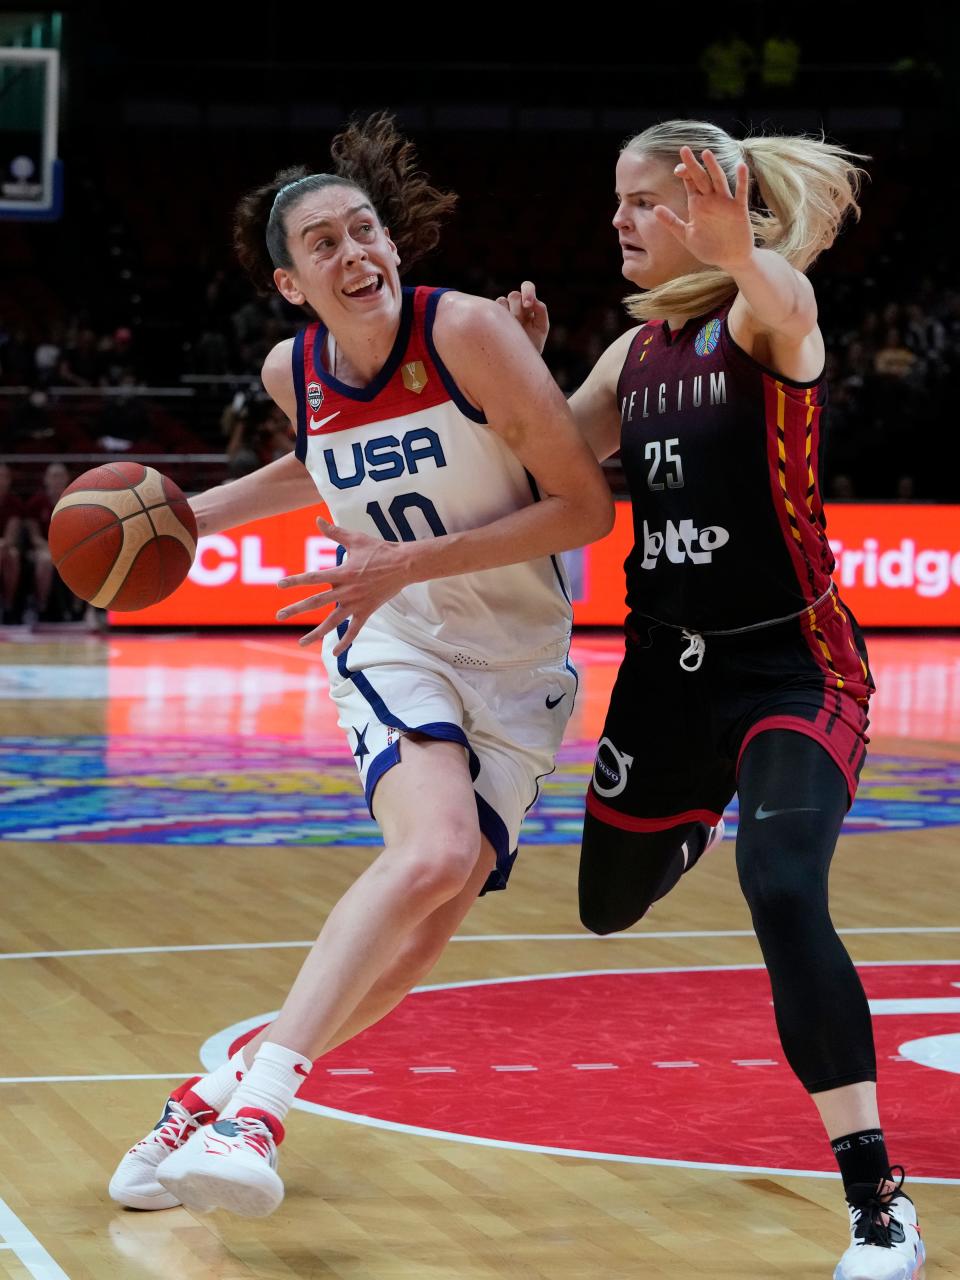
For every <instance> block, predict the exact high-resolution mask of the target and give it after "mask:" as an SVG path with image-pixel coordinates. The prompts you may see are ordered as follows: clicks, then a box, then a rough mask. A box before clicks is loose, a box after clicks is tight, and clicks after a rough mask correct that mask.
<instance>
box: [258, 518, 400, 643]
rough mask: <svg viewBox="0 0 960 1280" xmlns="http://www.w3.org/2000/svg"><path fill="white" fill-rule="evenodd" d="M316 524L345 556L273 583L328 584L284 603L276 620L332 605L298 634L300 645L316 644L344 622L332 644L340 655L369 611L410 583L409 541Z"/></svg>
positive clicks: (281, 585) (354, 637)
mask: <svg viewBox="0 0 960 1280" xmlns="http://www.w3.org/2000/svg"><path fill="white" fill-rule="evenodd" d="M317 528H318V529H319V530H320V532H321V533H323V534H326V536H327V537H328V538H330V539H331V541H333V542H338V543H340V545H341V546H342V547H344V548H345V549H346V553H347V554H346V557H345V559H344V560H343V563H342V564H339V565H337V566H336V567H335V568H333V569H327V570H326V571H325V572H321V571H320V570H315V571H311V572H310V573H296V574H293V575H291V576H290V577H289V578H281V579H280V581H279V582H278V583H277V586H278V587H283V588H284V589H287V588H289V587H313V586H317V585H319V584H321V583H327V590H326V591H318V592H317V593H316V594H315V595H312V596H307V597H306V598H305V599H304V600H298V601H297V603H296V604H288V605H284V607H283V608H282V609H281V610H280V611H279V612H278V614H277V618H278V619H279V620H280V621H284V620H285V619H287V618H293V617H295V616H296V615H297V614H300V613H309V612H310V611H311V610H313V609H323V608H324V607H325V606H327V605H331V604H332V605H333V606H334V607H333V609H331V611H330V612H329V613H328V614H327V616H326V617H325V618H324V620H323V621H322V622H321V623H320V625H319V626H317V627H314V629H313V630H312V631H308V632H307V634H306V635H305V636H301V637H300V644H301V645H308V644H315V643H316V641H317V640H322V639H323V637H324V636H325V635H326V634H327V632H328V631H333V630H334V629H335V628H337V627H339V626H340V625H341V623H344V622H347V623H348V625H347V629H346V631H345V632H344V633H343V635H342V636H341V637H340V639H339V640H338V641H337V643H336V644H335V645H334V648H333V653H334V656H336V657H339V655H340V654H341V653H343V652H344V651H345V650H346V649H348V648H349V647H350V645H351V644H352V643H353V641H354V640H355V639H356V638H357V634H358V632H359V631H360V628H361V627H362V626H363V624H364V623H365V622H366V620H367V619H368V618H369V617H370V615H371V613H373V612H374V610H376V609H379V608H380V606H381V605H382V604H386V602H387V601H388V600H389V599H391V597H393V596H395V595H396V594H397V592H398V591H401V590H402V589H403V588H404V587H405V586H407V585H408V584H409V583H410V582H411V581H413V579H412V577H411V575H410V556H409V544H407V543H397V542H386V541H384V540H383V539H381V538H371V537H370V536H369V535H368V534H366V533H360V532H358V531H356V530H349V529H341V528H340V527H339V526H338V525H335V524H329V523H328V522H327V521H326V520H323V519H321V518H318V519H317Z"/></svg>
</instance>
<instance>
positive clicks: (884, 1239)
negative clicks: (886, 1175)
mask: <svg viewBox="0 0 960 1280" xmlns="http://www.w3.org/2000/svg"><path fill="white" fill-rule="evenodd" d="M893 1172H894V1170H891V1175H892V1174H893ZM896 1172H897V1173H899V1175H900V1181H899V1182H889V1181H888V1182H884V1183H882V1184H881V1185H880V1187H879V1188H878V1187H873V1186H870V1185H869V1184H867V1185H862V1186H861V1185H859V1184H858V1185H856V1186H852V1187H850V1188H849V1189H848V1191H847V1208H848V1209H849V1211H850V1247H849V1249H847V1251H846V1253H844V1255H843V1257H842V1258H841V1259H840V1261H839V1262H838V1263H837V1269H836V1271H834V1273H833V1280H920V1277H921V1276H922V1275H923V1265H924V1262H925V1261H926V1256H927V1255H926V1250H925V1249H924V1247H923V1240H922V1239H921V1237H920V1227H919V1226H918V1224H917V1211H916V1209H915V1208H914V1205H913V1201H912V1200H911V1199H910V1197H909V1196H908V1195H906V1194H905V1193H904V1191H903V1169H901V1168H897V1170H896Z"/></svg>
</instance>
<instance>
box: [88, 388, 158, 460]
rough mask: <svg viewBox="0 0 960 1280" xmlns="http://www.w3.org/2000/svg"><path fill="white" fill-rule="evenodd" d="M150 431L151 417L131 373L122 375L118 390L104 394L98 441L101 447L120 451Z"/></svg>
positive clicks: (114, 451) (98, 419) (132, 444)
mask: <svg viewBox="0 0 960 1280" xmlns="http://www.w3.org/2000/svg"><path fill="white" fill-rule="evenodd" d="M149 430H150V420H149V418H148V416H147V411H146V409H145V408H144V405H143V401H142V399H141V398H140V396H138V395H137V394H136V393H135V390H134V386H133V374H132V373H131V374H125V375H124V378H123V382H122V385H121V386H120V387H119V389H118V392H117V393H116V394H114V395H110V396H107V398H106V401H105V403H104V406H103V408H102V409H101V411H100V414H99V417H98V418H97V425H96V433H97V443H98V444H99V446H100V448H101V449H107V450H108V451H110V452H112V453H122V452H124V451H125V450H127V449H130V448H132V447H133V446H134V444H136V442H137V441H140V440H143V439H144V438H145V437H146V436H147V434H148V432H149Z"/></svg>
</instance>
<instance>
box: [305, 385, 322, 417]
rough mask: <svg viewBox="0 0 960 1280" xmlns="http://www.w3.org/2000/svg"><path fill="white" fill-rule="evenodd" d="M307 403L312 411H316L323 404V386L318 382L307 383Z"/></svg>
mask: <svg viewBox="0 0 960 1280" xmlns="http://www.w3.org/2000/svg"><path fill="white" fill-rule="evenodd" d="M307 403H308V404H309V405H310V408H311V409H312V410H313V411H314V413H316V411H317V410H318V409H319V408H320V406H321V405H322V404H323V387H321V385H320V383H319V382H308V383H307Z"/></svg>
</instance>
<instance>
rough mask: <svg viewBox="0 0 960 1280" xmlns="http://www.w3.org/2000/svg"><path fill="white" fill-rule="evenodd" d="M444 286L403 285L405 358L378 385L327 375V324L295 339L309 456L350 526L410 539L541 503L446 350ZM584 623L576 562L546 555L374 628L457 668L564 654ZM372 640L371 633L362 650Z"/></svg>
mask: <svg viewBox="0 0 960 1280" xmlns="http://www.w3.org/2000/svg"><path fill="white" fill-rule="evenodd" d="M445 292H446V290H444V289H429V288H423V287H421V288H417V289H404V290H403V303H402V311H401V318H400V328H399V331H398V333H397V338H396V342H395V343H394V346H393V350H392V351H391V353H390V356H389V358H388V359H387V362H386V364H385V365H384V366H383V368H382V369H381V371H380V373H379V374H378V375H377V377H376V378H374V380H373V381H372V382H371V383H370V384H369V385H368V386H366V387H352V386H348V385H347V384H346V383H343V382H340V381H339V380H338V379H337V378H335V377H333V376H332V375H331V374H330V373H329V372H328V371H327V370H326V369H325V368H324V367H323V362H322V353H323V350H324V346H325V343H326V341H327V330H326V328H325V326H324V325H322V324H316V323H315V324H311V325H308V326H307V327H306V328H305V329H302V330H301V331H300V332H299V333H298V334H297V337H296V339H295V341H294V347H293V378H294V387H295V388H296V393H297V457H298V458H299V459H300V461H301V462H303V463H304V464H305V466H306V467H307V469H308V471H309V472H310V474H311V476H312V477H313V479H314V482H315V483H316V486H317V488H318V490H319V491H320V496H321V497H322V498H323V500H324V502H325V503H326V504H327V507H328V509H329V511H330V515H331V517H332V519H333V521H334V523H335V524H338V525H340V526H342V527H343V528H344V529H351V530H360V531H362V532H363V533H367V534H370V535H371V536H376V535H377V534H379V535H380V537H382V538H385V539H387V540H389V541H391V542H397V541H404V542H410V541H413V540H415V539H421V538H431V537H439V536H442V535H443V534H445V533H457V532H460V531H462V530H467V529H475V528H478V527H479V526H481V525H486V524H490V523H491V522H492V521H494V520H497V519H499V517H501V516H504V515H508V514H509V513H510V512H511V511H517V510H519V509H521V508H523V507H527V506H530V505H531V504H532V503H534V502H538V501H539V494H538V492H537V488H536V484H535V483H534V481H533V478H532V477H531V476H530V475H529V473H528V472H527V471H526V470H525V469H524V467H523V465H522V464H521V463H520V461H519V460H518V459H517V457H516V456H515V454H513V453H512V452H511V450H510V449H509V448H508V447H507V446H506V445H505V444H504V443H503V441H502V440H501V439H500V437H499V436H498V435H497V434H496V432H494V431H492V430H491V429H490V428H489V427H488V426H487V423H486V419H485V417H484V416H483V414H482V413H481V412H480V410H478V409H476V408H475V407H474V406H473V405H471V404H470V402H469V401H468V400H467V399H466V398H465V397H464V395H463V394H462V393H461V391H460V390H459V388H458V387H457V385H456V383H455V382H454V380H453V378H452V377H451V375H450V373H449V371H448V370H447V368H446V367H445V366H444V364H443V362H442V360H441V359H440V356H439V355H438V353H437V349H436V347H435V345H434V342H433V323H434V319H435V317H436V312H437V304H438V303H439V301H440V298H441V296H442V295H443V293H445ZM518 340H519V334H518ZM571 623H572V608H571V603H570V590H569V586H568V583H567V578H566V574H565V572H564V569H563V566H562V564H561V562H560V559H559V557H557V556H545V557H542V558H541V559H538V560H527V561H524V562H522V563H520V564H514V565H506V566H504V567H502V568H498V569H484V570H482V571H480V572H477V573H469V574H461V575H458V576H456V577H449V578H438V579H436V580H434V581H432V582H418V583H414V584H412V585H411V586H409V587H405V588H404V589H403V591H401V592H399V593H398V594H397V595H396V596H394V598H393V599H392V600H390V601H389V602H388V603H387V604H385V605H384V606H382V608H380V609H378V610H377V611H376V613H374V614H373V615H372V616H371V618H370V619H369V621H368V623H367V626H368V627H371V628H375V629H376V630H377V631H380V632H384V631H386V632H388V633H394V634H396V635H398V636H400V637H401V638H403V639H404V640H405V641H406V642H407V643H408V644H414V645H418V646H420V647H426V648H428V649H429V650H430V651H431V652H433V653H436V654H438V655H439V656H442V657H445V658H447V659H448V660H450V661H451V662H455V663H457V664H458V665H468V666H469V665H477V666H491V667H492V666H504V665H510V664H514V663H521V662H525V661H528V660H536V659H538V658H540V657H544V658H547V657H550V656H552V655H554V654H557V653H563V652H565V651H566V648H567V646H568V644H569V637H570V628H571ZM362 641H363V632H362V631H361V633H360V637H359V638H358V645H359V646H360V648H361V649H362V647H363V645H362ZM357 657H360V654H355V655H354V658H357Z"/></svg>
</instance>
